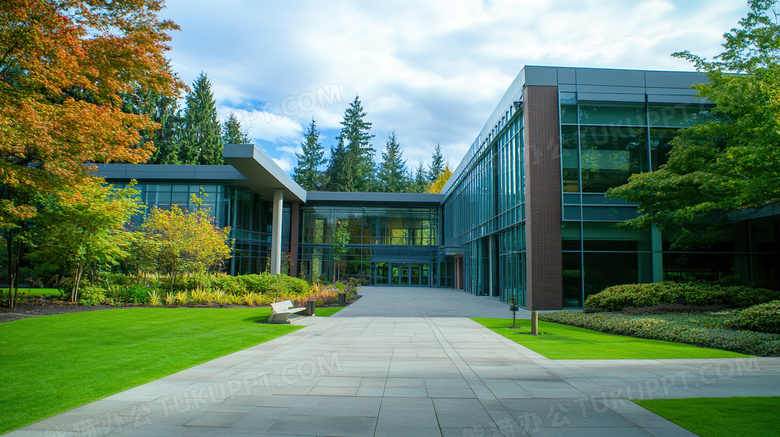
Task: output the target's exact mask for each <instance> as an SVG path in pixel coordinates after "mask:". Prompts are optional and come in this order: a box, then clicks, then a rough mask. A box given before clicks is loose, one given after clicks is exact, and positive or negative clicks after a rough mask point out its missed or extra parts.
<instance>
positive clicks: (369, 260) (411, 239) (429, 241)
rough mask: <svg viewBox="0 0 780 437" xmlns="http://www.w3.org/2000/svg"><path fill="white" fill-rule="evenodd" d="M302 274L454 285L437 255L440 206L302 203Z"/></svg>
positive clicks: (383, 282) (329, 278)
mask: <svg viewBox="0 0 780 437" xmlns="http://www.w3.org/2000/svg"><path fill="white" fill-rule="evenodd" d="M300 230H301V235H300V257H299V263H300V270H299V271H300V274H301V275H302V276H303V277H304V278H310V279H314V280H327V281H332V280H339V279H346V278H361V279H364V280H366V281H368V282H369V283H371V284H380V285H424V286H439V285H445V284H451V282H452V279H451V278H447V269H446V268H442V266H441V265H440V264H442V263H443V261H442V260H440V259H439V257H438V254H437V250H436V249H437V247H438V245H439V208H438V207H436V206H426V207H422V206H421V207H409V208H398V207H392V206H382V207H379V206H376V207H374V206H361V207H358V206H354V207H353V206H343V205H323V206H311V205H304V206H301V225H300Z"/></svg>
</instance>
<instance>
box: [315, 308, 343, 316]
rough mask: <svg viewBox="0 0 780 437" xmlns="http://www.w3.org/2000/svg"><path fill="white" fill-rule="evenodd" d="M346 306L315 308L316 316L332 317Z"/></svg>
mask: <svg viewBox="0 0 780 437" xmlns="http://www.w3.org/2000/svg"><path fill="white" fill-rule="evenodd" d="M344 308H346V307H322V308H317V309H315V310H314V316H315V317H330V316H332V315H334V314H336V313H337V312H339V311H341V310H343V309H344Z"/></svg>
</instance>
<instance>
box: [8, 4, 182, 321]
mask: <svg viewBox="0 0 780 437" xmlns="http://www.w3.org/2000/svg"><path fill="white" fill-rule="evenodd" d="M163 7H164V2H163V0H138V1H132V2H130V1H123V2H116V1H109V0H90V1H85V0H68V1H49V0H7V1H3V2H0V190H2V193H1V194H2V197H1V198H0V235H1V236H2V237H1V238H2V240H3V241H4V243H5V245H6V249H7V251H6V252H7V255H8V264H9V265H8V271H9V277H8V283H9V286H10V288H11V289H13V290H16V289H17V288H18V275H17V273H18V271H19V262H20V260H21V259H22V258H23V257H24V253H25V252H26V250H27V247H28V245H27V244H26V241H27V240H29V238H28V237H29V235H27V234H26V233H27V230H28V224H29V220H30V219H32V217H34V216H35V214H36V207H35V204H34V202H35V199H37V198H38V195H39V193H52V192H56V191H58V190H60V189H61V188H62V187H65V186H70V187H75V186H78V185H79V184H81V183H82V182H83V181H85V180H87V179H88V178H89V170H90V167H89V166H85V165H84V164H85V163H88V162H112V161H122V162H129V163H140V162H146V161H147V160H148V159H149V156H150V154H151V153H152V150H153V149H154V147H153V145H152V144H151V142H150V141H148V140H147V141H144V139H143V138H142V137H141V135H140V132H144V131H152V130H154V129H156V128H157V126H156V125H155V122H154V121H153V120H151V119H150V117H149V116H148V115H146V114H139V113H132V112H128V111H125V110H124V101H123V97H124V96H125V95H127V93H130V92H132V91H133V90H134V89H136V88H141V89H150V90H154V91H155V92H158V93H160V94H161V95H165V96H177V95H178V94H179V92H180V90H181V89H183V88H184V84H183V83H181V81H179V80H178V79H177V78H176V77H174V76H173V75H172V74H171V73H170V71H169V70H168V69H167V68H166V63H167V61H166V59H165V52H166V51H167V50H168V49H169V47H168V46H167V42H168V41H169V40H170V37H169V35H168V32H171V31H174V30H178V26H177V25H176V24H174V23H173V22H171V21H169V20H161V19H159V17H158V14H159V13H160V11H161V10H162V9H163ZM14 294H15V292H14V293H11V295H12V296H13V295H14ZM13 301H14V299H13V298H12V299H11V300H10V302H9V304H10V306H13V305H14V302H13Z"/></svg>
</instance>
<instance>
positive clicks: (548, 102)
mask: <svg viewBox="0 0 780 437" xmlns="http://www.w3.org/2000/svg"><path fill="white" fill-rule="evenodd" d="M523 101H524V103H523V122H524V126H525V127H524V131H523V141H524V144H525V148H524V151H523V154H524V159H525V164H524V168H525V211H526V215H525V216H526V219H525V241H526V305H527V307H526V308H528V309H531V307H532V306H536V309H539V310H556V309H561V307H562V305H563V290H562V285H563V284H562V274H563V273H562V264H561V158H560V128H559V121H558V118H559V110H558V88H557V87H554V86H527V87H526V88H525V91H524V99H523Z"/></svg>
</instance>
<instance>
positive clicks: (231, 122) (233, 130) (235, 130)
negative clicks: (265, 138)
mask: <svg viewBox="0 0 780 437" xmlns="http://www.w3.org/2000/svg"><path fill="white" fill-rule="evenodd" d="M251 142H252V140H250V139H249V135H248V134H247V133H246V131H244V130H243V129H242V128H241V122H239V121H238V119H237V118H236V115H235V114H233V113H232V112H231V113H230V115H228V118H227V120H225V122H224V123H223V124H222V143H223V144H249V143H251Z"/></svg>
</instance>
